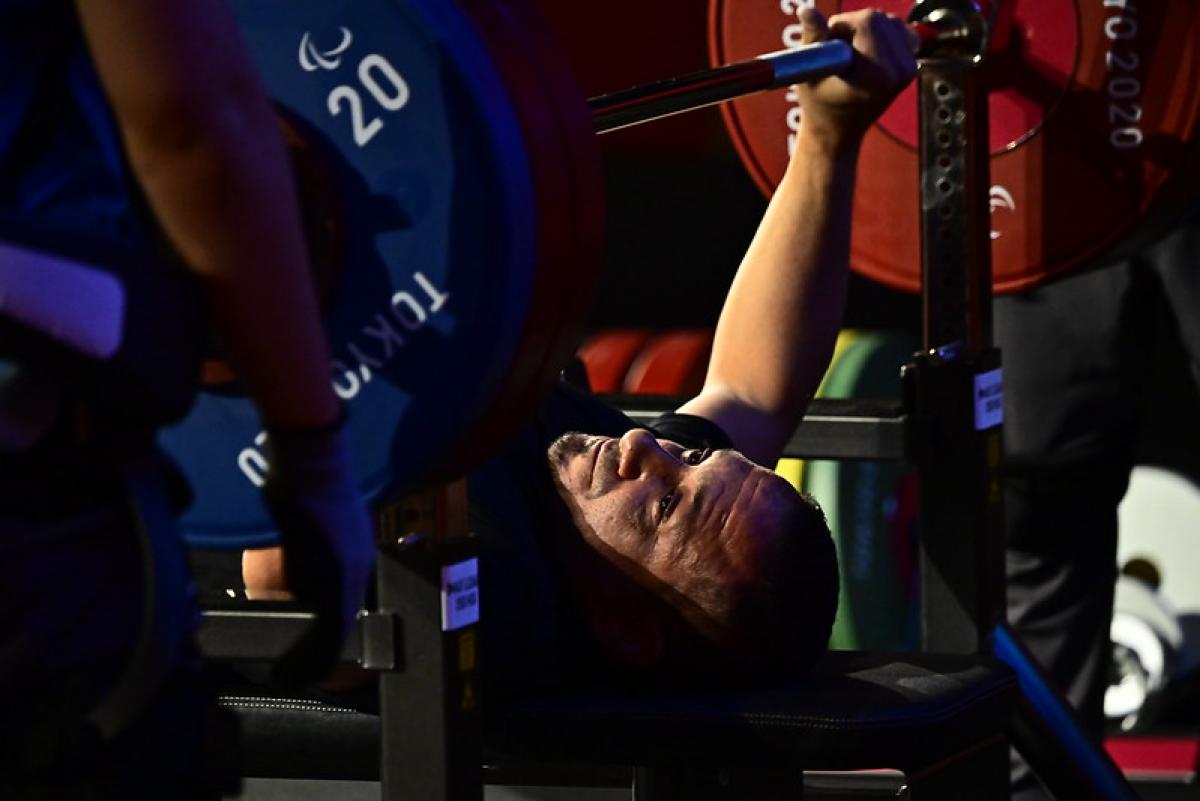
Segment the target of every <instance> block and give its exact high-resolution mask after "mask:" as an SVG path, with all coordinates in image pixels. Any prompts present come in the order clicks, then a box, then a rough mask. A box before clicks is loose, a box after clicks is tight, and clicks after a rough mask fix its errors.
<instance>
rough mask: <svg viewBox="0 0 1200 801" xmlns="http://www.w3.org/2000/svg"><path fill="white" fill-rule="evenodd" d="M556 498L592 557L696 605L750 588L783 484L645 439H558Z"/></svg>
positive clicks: (737, 459) (728, 455) (733, 458)
mask: <svg viewBox="0 0 1200 801" xmlns="http://www.w3.org/2000/svg"><path fill="white" fill-rule="evenodd" d="M548 457H549V460H550V467H551V471H552V473H553V475H554V478H555V484H556V488H557V489H558V492H559V495H560V496H561V497H562V499H563V500H564V502H565V503H566V505H567V508H568V509H569V510H570V512H571V515H572V518H573V519H574V521H575V524H576V526H578V527H579V529H580V531H582V533H583V535H584V538H585V539H586V540H587V541H588V543H589V544H591V545H592V546H593V547H594V548H596V549H597V550H598V551H600V552H601V553H602V554H604V555H605V556H606V557H607V558H609V560H610V561H612V562H614V563H616V564H617V565H618V567H620V568H621V569H622V570H623V571H624V572H626V573H627V574H629V575H630V576H632V577H633V578H634V579H635V580H638V581H639V582H640V583H642V584H644V585H650V586H651V587H652V588H653V587H655V586H656V585H661V584H666V585H668V586H670V587H671V588H673V589H674V590H675V591H676V592H678V593H681V594H682V595H683V596H685V597H687V598H689V599H692V600H693V601H697V602H698V603H700V605H701V607H702V608H707V604H705V603H704V602H703V601H701V600H699V598H701V597H703V596H704V595H705V594H706V593H707V592H710V591H711V589H712V588H713V587H722V588H729V587H736V586H737V585H740V584H745V583H748V582H753V581H754V578H755V576H756V575H757V574H758V571H759V569H760V566H761V565H762V563H763V560H764V559H765V558H766V556H765V554H766V552H767V551H766V549H767V546H768V545H769V542H770V538H771V537H772V536H774V532H775V530H776V527H774V526H772V525H770V523H771V521H772V520H773V519H774V517H775V515H776V514H778V513H779V512H780V508H779V507H780V505H781V504H780V501H779V491H780V487H779V486H778V484H779V482H783V479H782V478H780V477H779V476H777V475H776V474H774V473H773V472H771V471H770V470H767V469H766V468H764V467H761V466H759V465H756V464H754V463H753V462H751V461H749V460H748V459H746V458H745V457H744V456H742V455H741V454H739V453H738V452H736V451H732V450H719V451H707V450H704V451H701V450H688V449H685V448H683V447H682V446H681V445H678V444H677V443H674V442H671V441H670V440H657V439H655V438H654V437H653V436H652V435H651V433H650V432H649V431H646V430H644V429H634V430H632V431H629V432H627V433H626V434H625V435H624V436H622V437H621V438H620V439H614V438H612V437H602V436H588V435H585V434H578V433H570V434H564V435H563V436H562V437H560V438H559V439H558V440H556V441H555V442H554V444H553V445H551V446H550V450H549V453H548Z"/></svg>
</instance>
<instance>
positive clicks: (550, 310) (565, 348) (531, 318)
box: [436, 0, 604, 476]
mask: <svg viewBox="0 0 1200 801" xmlns="http://www.w3.org/2000/svg"><path fill="white" fill-rule="evenodd" d="M462 7H463V9H464V10H465V11H466V12H467V13H468V14H469V15H470V16H471V17H472V19H474V20H475V21H476V23H477V25H478V26H479V29H480V30H481V31H486V38H487V46H488V48H489V51H490V53H491V56H492V58H493V59H494V60H495V61H496V63H497V65H498V67H499V69H500V72H501V74H502V76H503V77H504V80H505V84H506V86H507V87H508V89H509V100H510V102H511V103H512V105H513V106H514V108H515V109H516V110H517V113H518V117H519V119H520V121H521V125H522V128H523V132H524V135H525V138H526V140H527V146H526V149H527V152H528V153H529V154H530V164H529V167H530V170H531V171H532V174H533V176H534V191H535V195H536V199H535V205H536V213H537V220H536V230H537V242H536V253H537V256H536V273H535V277H534V282H533V286H532V291H533V295H532V297H531V298H530V306H529V310H528V312H527V317H526V323H525V326H524V329H523V331H522V335H521V339H520V341H519V343H518V346H517V348H516V349H515V351H514V355H513V358H512V360H511V363H510V364H509V365H508V370H507V371H506V374H505V375H504V377H503V380H502V381H501V383H500V386H499V389H498V391H497V393H496V395H495V396H494V397H493V398H491V399H490V401H489V403H488V404H487V406H486V408H484V409H481V410H480V414H479V417H478V419H477V420H476V421H475V424H474V425H473V426H472V427H471V428H470V429H469V430H467V431H465V432H464V436H463V437H462V439H461V442H460V443H459V445H458V447H456V448H455V450H454V452H453V455H452V457H451V458H450V459H449V460H448V461H447V463H446V465H445V466H444V467H443V468H442V469H440V470H438V471H436V475H438V476H442V475H450V474H454V473H457V472H461V471H462V469H463V468H464V467H466V466H469V465H471V464H473V463H475V462H477V461H479V460H480V459H482V458H484V457H486V456H487V455H489V454H490V453H491V452H492V451H493V450H494V449H495V448H496V447H497V446H498V445H499V444H501V443H502V442H503V441H504V440H505V439H506V438H507V437H508V435H510V434H511V433H512V432H513V431H514V430H515V429H516V428H517V427H518V426H519V425H520V424H521V423H522V422H523V421H524V420H525V419H527V418H528V417H529V416H530V415H531V414H532V413H533V412H534V411H535V410H536V408H537V405H538V403H539V402H540V400H541V398H542V397H543V396H544V395H545V394H546V393H547V392H548V391H549V390H550V388H551V387H552V386H553V385H554V381H555V380H556V379H557V376H558V374H559V372H560V371H561V369H562V367H563V366H564V365H565V364H566V361H567V360H568V359H569V358H570V357H571V354H572V352H573V350H574V347H575V343H576V342H577V341H578V338H579V336H580V333H581V330H582V327H583V323H584V321H585V320H586V317H587V313H588V311H589V309H590V305H591V298H592V293H593V287H594V285H595V281H596V277H597V275H598V273H599V268H600V253H601V248H602V241H603V220H604V215H603V185H602V179H601V173H600V166H599V152H598V149H597V145H596V140H595V135H594V134H593V133H592V129H591V114H590V112H589V111H588V109H587V106H586V104H585V102H584V96H583V93H582V91H581V90H579V88H578V87H577V86H576V85H575V84H574V82H573V79H572V78H571V74H570V70H569V68H568V67H567V66H566V63H565V60H564V59H563V58H562V56H561V55H560V54H559V53H558V51H557V49H556V44H555V42H554V41H553V39H552V37H550V36H548V35H547V34H546V33H545V31H544V29H543V28H542V25H541V22H540V20H539V19H538V17H537V15H536V12H535V11H534V10H533V9H532V8H531V7H530V6H528V5H527V4H525V3H524V2H522V0H512V1H511V2H507V3H502V4H500V3H493V2H479V1H477V0H472V1H471V2H463V3H462Z"/></svg>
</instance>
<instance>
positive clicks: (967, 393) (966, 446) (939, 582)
mask: <svg viewBox="0 0 1200 801" xmlns="http://www.w3.org/2000/svg"><path fill="white" fill-rule="evenodd" d="M972 50H973V48H964V49H962V50H959V49H957V48H955V49H952V50H950V49H942V50H941V52H940V53H939V55H938V56H937V57H936V58H927V59H924V60H923V61H922V63H921V66H920V70H919V73H918V78H917V82H918V96H919V111H918V119H919V124H920V133H921V135H920V156H921V158H920V164H921V181H920V186H921V190H920V191H921V262H922V293H921V294H922V301H923V318H924V319H923V345H924V351H923V352H922V353H920V354H919V355H918V356H917V357H916V358H915V359H914V361H913V363H912V364H910V365H909V366H908V367H907V368H906V369H905V371H904V386H905V395H906V400H907V401H908V403H909V411H910V414H911V415H912V419H913V440H912V441H913V446H914V447H913V455H914V458H915V461H916V462H917V465H918V467H919V468H920V470H921V510H922V512H921V538H920V540H921V556H920V558H921V593H920V595H921V624H922V625H921V630H922V644H923V647H924V648H925V649H926V650H930V651H948V652H957V653H973V652H978V651H985V650H987V646H986V638H987V636H988V633H989V632H990V631H991V629H992V628H993V627H994V626H995V624H996V623H998V622H999V621H1000V620H1001V619H1002V618H1003V609H1004V573H1003V570H1004V540H1003V538H1004V531H1003V521H1004V517H1003V508H1002V497H1003V493H1002V492H1001V489H1000V480H999V467H1000V460H1001V452H1002V413H1001V411H1000V409H999V406H1000V404H1001V401H1002V395H1001V394H1000V383H999V381H1000V379H999V368H1000V355H999V352H998V351H997V350H996V349H995V348H994V347H993V346H992V316H991V308H992V269H991V240H990V236H989V224H988V216H989V209H988V204H987V198H988V163H987V160H988V146H987V142H988V103H987V94H986V91H985V90H984V88H983V87H982V86H981V77H980V71H979V69H977V67H978V56H977V53H974V52H972Z"/></svg>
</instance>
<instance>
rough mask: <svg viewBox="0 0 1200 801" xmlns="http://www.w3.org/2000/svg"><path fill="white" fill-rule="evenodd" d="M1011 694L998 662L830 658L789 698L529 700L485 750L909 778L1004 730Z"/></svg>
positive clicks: (499, 725) (585, 696)
mask: <svg viewBox="0 0 1200 801" xmlns="http://www.w3.org/2000/svg"><path fill="white" fill-rule="evenodd" d="M1016 691H1017V688H1016V678H1015V676H1014V675H1013V674H1012V672H1011V671H1010V670H1009V669H1008V668H1007V667H1005V666H1003V665H1001V664H1000V663H998V662H996V661H994V660H991V659H984V658H980V657H975V656H954V655H931V654H888V653H880V652H833V653H830V654H828V655H827V656H826V657H825V658H823V659H822V660H821V662H820V663H819V664H818V666H817V668H816V669H815V670H814V671H813V673H812V675H811V676H809V677H808V678H806V679H804V680H802V681H798V682H795V683H793V684H789V685H787V686H783V687H776V688H764V689H756V690H744V691H737V692H735V691H724V692H719V693H717V692H713V693H687V694H682V693H681V694H678V695H671V694H665V693H662V692H657V693H655V694H654V695H629V694H627V693H626V694H620V695H618V694H614V693H611V692H609V693H605V692H599V691H597V692H590V693H589V692H579V693H575V694H572V695H569V696H562V697H556V698H539V699H529V700H525V701H522V702H519V703H514V704H512V705H511V706H510V707H509V708H507V709H505V710H504V711H503V714H500V715H497V716H495V717H494V719H493V720H492V721H491V725H490V727H489V732H488V738H487V740H488V744H489V747H490V748H491V749H492V750H493V751H494V752H496V753H497V754H498V755H501V756H505V757H509V758H512V759H514V760H522V759H524V760H529V761H535V760H538V759H540V760H542V761H570V762H584V763H613V764H642V765H648V764H658V765H671V764H677V765H684V766H686V765H696V764H705V763H707V764H711V765H714V766H724V765H733V764H739V763H741V762H743V761H747V760H749V761H752V762H753V761H761V760H764V759H766V760H769V761H770V764H772V765H775V766H776V767H783V766H788V767H790V768H795V769H801V770H810V769H812V770H817V769H823V770H854V769H860V768H897V769H909V768H916V767H920V766H925V765H930V764H932V763H934V762H936V761H938V760H941V759H943V758H945V757H946V756H947V755H949V754H952V753H954V752H955V751H958V750H960V749H962V748H963V747H964V746H966V745H968V744H971V743H975V742H979V741H980V740H983V739H985V738H986V737H988V736H990V735H993V734H996V733H998V732H1000V731H1002V730H1003V728H1004V724H1005V722H1006V720H1007V717H1008V714H1009V712H1010V711H1011V709H1012V706H1013V704H1014V703H1015V699H1016Z"/></svg>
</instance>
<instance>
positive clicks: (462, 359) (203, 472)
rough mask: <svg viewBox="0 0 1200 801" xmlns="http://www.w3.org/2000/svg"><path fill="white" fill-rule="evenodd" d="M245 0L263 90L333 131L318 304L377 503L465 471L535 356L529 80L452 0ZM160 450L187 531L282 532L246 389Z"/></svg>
mask: <svg viewBox="0 0 1200 801" xmlns="http://www.w3.org/2000/svg"><path fill="white" fill-rule="evenodd" d="M232 8H233V10H234V13H235V15H236V17H237V19H238V22H239V25H240V29H241V33H242V35H243V38H244V39H245V41H246V44H247V45H248V47H249V49H250V51H251V53H252V55H253V57H254V59H255V62H256V64H257V67H258V69H259V72H260V74H261V76H262V78H263V81H264V83H265V85H266V88H267V91H268V94H269V95H270V96H271V98H272V99H273V100H274V101H275V103H276V104H277V105H278V106H279V107H280V108H281V110H282V111H283V112H284V114H285V116H287V117H288V118H289V119H293V120H297V121H299V127H300V128H301V129H302V133H303V134H304V135H306V136H311V137H317V138H318V139H319V141H318V142H316V143H315V146H316V149H317V150H318V151H319V152H320V153H322V154H323V156H324V158H325V159H326V161H327V164H326V166H327V168H328V172H329V173H330V174H331V175H332V177H333V182H334V183H335V184H336V192H337V195H338V201H339V203H338V206H339V207H340V213H341V214H342V215H343V219H344V221H345V224H344V227H343V230H342V231H341V236H342V238H343V243H342V252H343V254H344V256H343V260H342V262H343V263H342V266H341V269H340V271H339V272H338V274H337V275H336V279H335V281H334V282H333V284H332V286H331V287H330V288H329V289H328V291H327V293H326V297H325V299H324V303H323V313H324V320H325V325H326V330H327V333H328V338H329V344H330V348H331V351H332V353H333V359H334V363H333V365H332V374H331V379H332V381H333V385H334V387H335V389H336V391H337V392H338V394H339V395H340V396H341V397H342V399H343V400H344V401H345V402H346V404H347V405H348V409H349V414H350V429H349V433H350V440H351V446H352V448H353V451H354V455H355V470H356V474H357V477H358V479H359V483H360V486H361V487H362V489H363V491H364V492H365V493H366V494H367V495H368V497H370V498H373V499H378V498H380V497H382V496H383V495H384V494H385V493H388V492H389V491H392V490H395V489H397V488H406V487H411V486H413V485H415V484H418V483H420V482H423V481H425V480H427V478H428V476H429V474H430V472H431V471H432V470H433V469H434V468H435V467H436V466H438V465H447V464H451V463H455V462H457V467H458V469H463V468H464V467H465V464H466V463H465V461H464V460H463V459H461V458H456V457H455V453H456V451H460V452H461V449H462V448H463V442H464V440H465V439H466V438H467V435H468V434H469V433H471V432H475V431H479V430H481V429H484V428H486V427H487V425H486V420H485V418H486V415H487V414H488V413H489V411H490V409H491V407H492V402H493V400H494V399H495V398H497V397H498V396H499V395H500V393H501V389H502V387H503V385H504V382H505V381H506V379H507V376H508V375H509V373H510V372H511V371H512V369H513V367H514V365H515V364H519V363H520V362H521V360H522V359H523V358H525V356H524V355H523V354H522V352H521V348H522V347H524V344H525V342H526V340H527V339H528V337H527V335H526V323H527V321H528V320H529V317H530V313H531V302H532V300H533V299H536V302H537V303H538V304H551V299H548V298H546V297H543V295H539V293H538V291H537V287H536V284H537V282H538V281H539V280H540V277H541V273H540V270H541V267H540V262H539V253H540V249H542V248H543V245H542V241H543V238H544V236H545V232H544V231H543V230H541V229H539V214H540V213H541V212H543V211H544V210H545V208H546V200H545V198H546V197H547V196H548V193H549V192H550V191H551V190H548V189H547V188H546V187H544V186H539V185H538V184H537V181H538V180H539V179H540V178H542V177H544V176H543V173H544V170H543V171H541V172H537V171H535V170H534V169H533V168H532V167H531V162H532V161H533V160H534V159H535V156H534V155H533V154H532V151H533V150H534V149H535V148H536V147H539V146H540V145H541V144H542V142H541V140H539V139H538V138H537V137H536V136H531V131H532V130H533V127H532V126H531V125H530V124H529V122H528V118H529V115H528V112H527V111H526V110H524V109H518V108H515V107H514V103H513V101H512V98H513V97H515V96H517V95H518V93H519V92H520V90H519V89H517V88H514V87H511V86H509V85H508V84H507V83H506V80H507V77H508V74H507V73H506V71H505V69H503V68H502V67H501V66H500V65H498V64H497V62H496V60H495V58H494V56H493V55H492V49H491V48H490V47H489V46H488V45H487V41H488V38H489V36H490V32H489V31H487V30H486V29H484V28H481V27H480V25H479V24H478V22H477V20H476V19H475V18H473V17H472V16H471V15H470V14H468V13H465V12H464V10H463V8H462V7H461V6H459V5H457V4H454V3H448V2H444V1H443V2H435V0H405V2H393V1H390V0H358V1H357V2H355V3H325V2H318V1H317V0H302V1H301V2H297V1H296V0H287V1H286V2H284V0H238V1H237V2H234V3H233V4H232ZM579 102H580V103H582V100H580V101H579ZM540 308H541V307H540V306H539V309H540ZM535 311H537V310H536V309H535ZM539 358H540V357H539ZM162 443H163V445H164V447H165V448H166V449H167V450H168V452H169V453H170V454H171V455H172V456H173V457H174V458H175V459H176V460H177V461H178V462H179V464H180V465H181V466H182V467H183V469H184V472H185V473H186V475H187V477H188V478H189V480H190V481H191V483H192V485H193V487H194V489H195V493H196V502H195V504H194V505H193V506H192V507H191V509H189V510H188V511H187V512H186V514H185V515H184V517H183V520H182V526H183V530H184V534H185V537H186V538H187V539H188V540H189V541H190V542H191V543H193V544H196V545H203V546H208V547H230V548H240V547H247V546H257V545H267V544H271V543H273V542H274V541H275V539H276V537H275V532H274V528H273V524H272V523H271V521H270V519H269V517H268V516H267V513H266V511H265V509H264V508H263V506H262V504H261V501H260V499H259V491H258V488H259V485H260V484H261V482H262V477H263V475H264V473H265V471H266V467H267V465H266V448H265V445H266V442H265V435H264V434H263V432H262V426H261V423H260V421H259V419H258V416H257V414H256V411H255V409H254V406H253V405H252V404H251V402H250V401H249V400H248V399H247V398H246V397H245V396H244V395H243V394H241V393H240V392H238V388H237V387H236V385H229V384H225V385H220V386H216V387H213V388H211V389H210V391H208V392H205V393H203V394H202V395H201V397H200V399H199V400H198V402H197V404H196V406H195V408H194V410H193V411H192V413H191V414H190V415H189V417H188V418H187V419H185V420H184V421H183V422H182V423H181V424H180V425H179V426H176V427H174V428H172V429H170V430H168V431H166V432H164V434H163V437H162Z"/></svg>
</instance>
